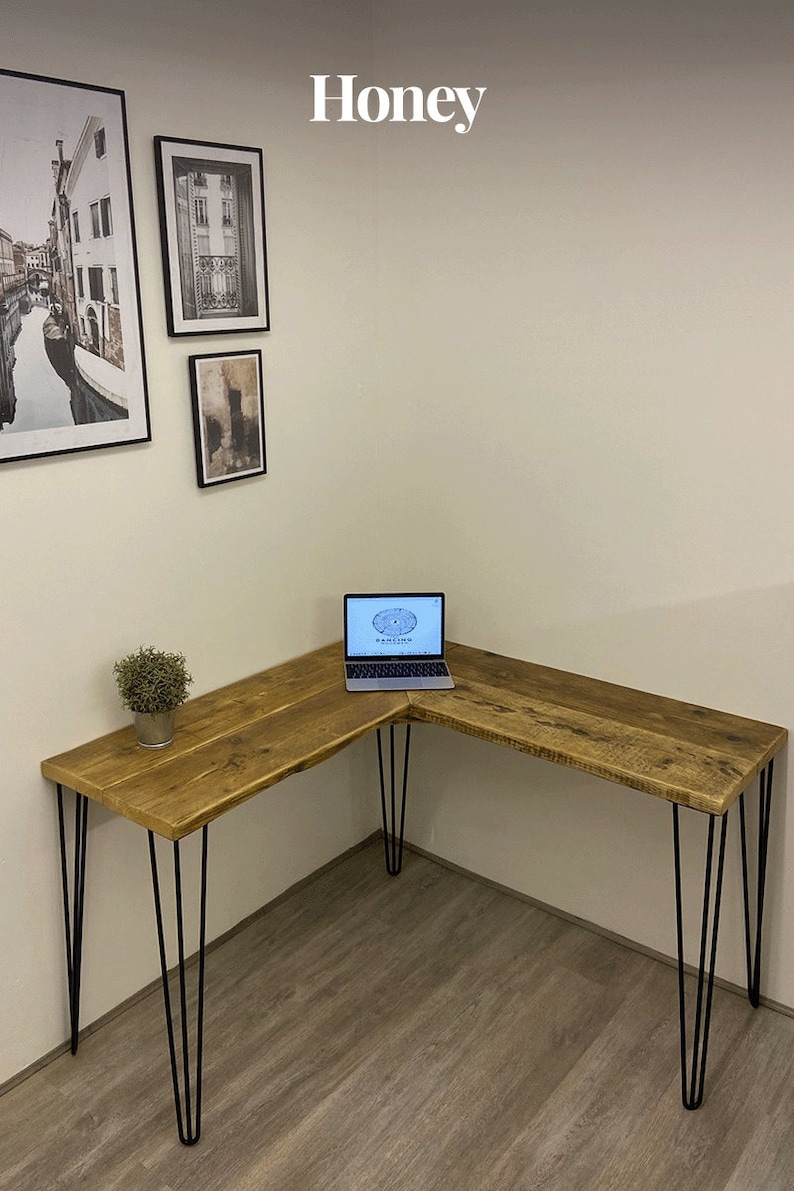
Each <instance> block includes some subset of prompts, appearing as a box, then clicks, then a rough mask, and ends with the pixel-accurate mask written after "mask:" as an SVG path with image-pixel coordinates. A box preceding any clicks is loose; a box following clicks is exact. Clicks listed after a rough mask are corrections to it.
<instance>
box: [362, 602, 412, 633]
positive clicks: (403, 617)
mask: <svg viewBox="0 0 794 1191" xmlns="http://www.w3.org/2000/svg"><path fill="white" fill-rule="evenodd" d="M372 625H373V628H374V629H375V630H376V632H378V633H383V634H384V636H386V637H404V636H405V634H406V633H410V632H411V630H412V629H415V628H416V617H415V616H414V614H413V612H410V611H409V610H408V608H387V609H386V610H385V611H383V612H378V614H377V615H376V616H373V618H372Z"/></svg>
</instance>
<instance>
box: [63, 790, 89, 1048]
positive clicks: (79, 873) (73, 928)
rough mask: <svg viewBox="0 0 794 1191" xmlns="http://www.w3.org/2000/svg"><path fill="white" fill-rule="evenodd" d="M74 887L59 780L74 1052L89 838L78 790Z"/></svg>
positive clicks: (84, 802) (84, 800)
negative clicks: (70, 870)
mask: <svg viewBox="0 0 794 1191" xmlns="http://www.w3.org/2000/svg"><path fill="white" fill-rule="evenodd" d="M74 797H75V803H74V841H73V845H72V846H73V856H72V861H73V865H72V889H71V895H70V891H69V857H68V856H67V845H66V816H65V812H64V806H63V787H62V786H61V783H60V782H58V829H59V835H60V844H61V886H62V889H63V921H64V929H65V933H66V978H67V981H68V985H69V1029H70V1034H71V1045H72V1054H76V1053H77V1043H78V1038H79V1031H80V974H81V969H82V965H83V914H84V911H85V858H86V850H87V842H88V799H87V798H86V797H85V795H84V794H75V796H74Z"/></svg>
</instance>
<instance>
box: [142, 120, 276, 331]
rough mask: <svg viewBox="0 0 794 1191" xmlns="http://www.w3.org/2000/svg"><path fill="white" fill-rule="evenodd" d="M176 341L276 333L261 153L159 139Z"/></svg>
mask: <svg viewBox="0 0 794 1191" xmlns="http://www.w3.org/2000/svg"><path fill="white" fill-rule="evenodd" d="M154 155H155V167H156V172H157V194H158V199H159V203H160V231H161V237H162V248H163V274H164V278H165V297H166V314H167V320H168V334H169V335H210V334H219V333H221V332H228V331H268V330H270V308H269V298H268V285H267V255H266V249H265V185H264V174H263V169H262V150H261V149H245V148H240V147H238V146H235V145H215V144H205V143H202V142H199V141H176V140H172V139H170V138H169V137H164V136H157V137H155V138H154Z"/></svg>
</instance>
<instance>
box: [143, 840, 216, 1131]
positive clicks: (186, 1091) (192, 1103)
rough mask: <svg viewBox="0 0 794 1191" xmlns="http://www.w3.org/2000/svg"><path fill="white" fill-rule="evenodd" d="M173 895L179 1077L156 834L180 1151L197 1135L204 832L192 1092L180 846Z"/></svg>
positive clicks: (155, 882) (157, 903)
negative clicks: (176, 965) (174, 904)
mask: <svg viewBox="0 0 794 1191" xmlns="http://www.w3.org/2000/svg"><path fill="white" fill-rule="evenodd" d="M173 847H174V895H175V901H176V934H177V948H178V953H179V964H178V969H177V972H178V984H179V1022H180V1026H181V1051H182V1063H181V1067H182V1072H181V1076H180V1070H179V1069H180V1063H179V1056H178V1047H177V1042H176V1031H175V1029H174V1019H173V1017H172V1012H171V994H170V990H169V980H168V964H167V961H166V949H165V933H164V930H163V908H162V900H161V897H160V881H159V877H158V873H157V854H156V851H155V842H154V834H153V833H152V832H151V831H150V832H149V856H150V859H151V865H152V888H153V890H154V912H155V916H156V918H157V941H158V944H159V948H160V970H161V973H162V980H163V1000H164V1002H165V1023H166V1029H167V1031H168V1049H169V1051H170V1054H171V1079H172V1081H173V1085H174V1106H175V1108H176V1123H177V1130H178V1132H179V1140H180V1141H181V1142H182V1144H183V1145H186V1146H192V1145H195V1144H196V1142H197V1141H198V1139H199V1137H200V1135H201V1068H202V1059H203V1033H204V959H205V951H206V922H207V827H204V828H203V829H202V833H201V903H200V915H199V951H198V974H197V980H196V1008H195V1015H196V1019H195V1030H194V1047H195V1052H194V1053H195V1060H194V1061H195V1076H194V1080H193V1084H192V1087H191V1070H190V1049H191V1047H190V1030H189V1027H188V1015H189V1007H188V994H187V974H186V967H187V965H186V963H185V931H184V917H183V911H182V867H181V863H180V854H179V840H176V841H175V842H174V845H173Z"/></svg>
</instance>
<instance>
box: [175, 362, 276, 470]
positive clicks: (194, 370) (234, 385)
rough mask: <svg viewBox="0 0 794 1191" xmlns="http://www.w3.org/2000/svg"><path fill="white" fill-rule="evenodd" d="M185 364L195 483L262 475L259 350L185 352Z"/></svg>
mask: <svg viewBox="0 0 794 1191" xmlns="http://www.w3.org/2000/svg"><path fill="white" fill-rule="evenodd" d="M189 366H190V391H191V397H192V402H193V435H194V441H195V448H196V475H197V479H198V485H199V488H212V487H215V486H216V485H217V484H226V483H229V482H230V481H232V480H244V479H248V478H250V477H251V476H262V475H265V474H266V472H267V459H266V452H265V399H264V388H263V384H262V353H261V351H260V350H259V349H258V348H254V349H253V350H249V351H236V352H212V353H207V354H204V355H195V356H190V358H189Z"/></svg>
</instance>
